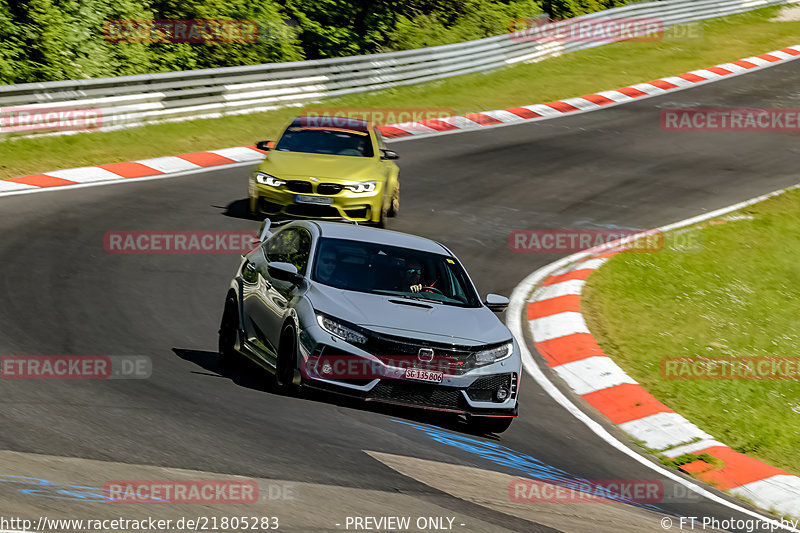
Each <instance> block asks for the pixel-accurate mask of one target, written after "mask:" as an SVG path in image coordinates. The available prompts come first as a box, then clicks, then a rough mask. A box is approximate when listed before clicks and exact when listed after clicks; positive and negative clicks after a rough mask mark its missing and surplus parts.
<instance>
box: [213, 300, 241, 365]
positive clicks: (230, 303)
mask: <svg viewBox="0 0 800 533" xmlns="http://www.w3.org/2000/svg"><path fill="white" fill-rule="evenodd" d="M238 335H239V306H238V304H237V303H236V297H235V296H233V295H232V294H229V295H228V297H227V298H226V299H225V308H224V310H223V311H222V321H221V323H220V326H219V345H218V350H219V359H220V365H221V366H222V369H223V370H226V371H227V370H232V369H234V368H235V367H236V366H237V364H238V363H239V362H240V357H239V354H238V353H237V352H236V341H237V336H238Z"/></svg>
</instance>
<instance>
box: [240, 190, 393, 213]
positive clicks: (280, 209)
mask: <svg viewBox="0 0 800 533" xmlns="http://www.w3.org/2000/svg"><path fill="white" fill-rule="evenodd" d="M298 195H299V196H302V197H313V198H319V199H320V201H326V202H327V201H329V202H330V205H317V204H310V203H299V202H297V201H296V198H297V196H298ZM382 197H383V187H382V184H380V183H379V184H378V186H377V187H376V188H375V191H373V192H371V193H354V192H352V191H348V190H346V189H344V190H342V191H339V192H337V193H336V194H328V195H323V194H317V193H315V192H303V193H298V192H294V191H290V190H288V189H286V188H285V187H270V186H268V185H261V184H257V183H254V182H253V181H252V180H251V184H250V210H251V211H252V212H254V213H259V214H262V215H272V216H288V217H297V218H315V219H329V220H338V219H342V218H344V219H347V220H353V221H356V222H377V221H378V220H379V219H380V213H381V208H382V205H381V199H382Z"/></svg>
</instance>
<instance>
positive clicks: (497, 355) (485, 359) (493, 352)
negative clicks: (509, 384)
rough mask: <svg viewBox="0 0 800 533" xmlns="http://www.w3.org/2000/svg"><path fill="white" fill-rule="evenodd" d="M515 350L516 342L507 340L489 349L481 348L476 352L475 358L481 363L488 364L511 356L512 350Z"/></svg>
mask: <svg viewBox="0 0 800 533" xmlns="http://www.w3.org/2000/svg"><path fill="white" fill-rule="evenodd" d="M513 351H514V343H513V341H512V342H507V343H506V344H503V345H502V346H498V347H497V348H491V349H489V350H481V351H480V352H477V353H476V354H475V360H476V361H477V363H478V364H479V365H488V364H489V363H496V362H497V361H502V360H503V359H505V358H507V357H510V356H511V352H513Z"/></svg>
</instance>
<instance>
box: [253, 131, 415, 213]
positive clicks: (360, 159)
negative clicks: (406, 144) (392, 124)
mask: <svg viewBox="0 0 800 533" xmlns="http://www.w3.org/2000/svg"><path fill="white" fill-rule="evenodd" d="M256 146H257V147H258V148H259V149H260V150H265V151H266V152H267V156H266V159H265V160H264V162H263V163H261V165H260V166H259V167H258V168H257V169H256V171H255V173H254V174H253V176H252V178H251V179H250V191H249V194H250V204H249V209H250V213H251V214H253V215H259V216H263V215H273V216H280V215H284V216H289V217H302V218H317V219H328V220H337V219H345V220H352V221H356V222H362V223H367V224H374V225H377V226H383V225H384V223H385V218H386V217H387V216H389V217H391V216H395V215H397V212H398V209H399V208H400V183H399V181H398V172H399V169H398V168H397V165H396V164H395V163H394V162H393V161H392V160H394V159H397V154H396V153H395V152H393V151H391V150H388V149H386V145H385V144H384V141H383V138H382V137H381V134H380V131H378V129H377V128H376V127H374V126H373V125H372V124H370V123H368V122H365V121H363V120H356V119H350V118H341V117H312V116H302V117H297V118H295V119H294V120H293V121H292V122H291V123H290V124H289V125H288V126H287V127H286V129H285V130H284V132H283V135H282V136H281V138H280V139H279V140H278V142H276V143H273V142H271V141H261V142H259V143H258V144H257V145H256Z"/></svg>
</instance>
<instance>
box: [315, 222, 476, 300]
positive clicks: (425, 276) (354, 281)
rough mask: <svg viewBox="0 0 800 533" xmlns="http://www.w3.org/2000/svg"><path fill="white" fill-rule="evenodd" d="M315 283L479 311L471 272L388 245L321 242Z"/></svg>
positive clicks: (446, 259)
mask: <svg viewBox="0 0 800 533" xmlns="http://www.w3.org/2000/svg"><path fill="white" fill-rule="evenodd" d="M312 279H313V280H314V281H317V282H320V283H324V284H325V285H330V286H331V287H336V288H339V289H346V290H351V291H358V292H368V293H372V294H384V295H388V296H396V297H398V298H407V299H414V300H421V301H427V302H436V303H441V304H447V305H456V306H461V307H480V305H481V303H480V300H479V299H478V296H477V294H475V290H474V289H473V287H472V284H471V283H470V281H469V278H468V277H467V273H466V272H465V271H464V269H463V268H461V266H460V265H459V264H458V262H457V261H455V260H454V259H453V258H451V257H448V256H446V255H440V254H433V253H428V252H422V251H419V250H412V249H410V248H400V247H396V246H387V245H385V244H375V243H366V242H359V241H351V240H343V239H329V238H322V239H320V241H319V245H318V246H317V252H316V256H315V260H314V272H313V274H312Z"/></svg>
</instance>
